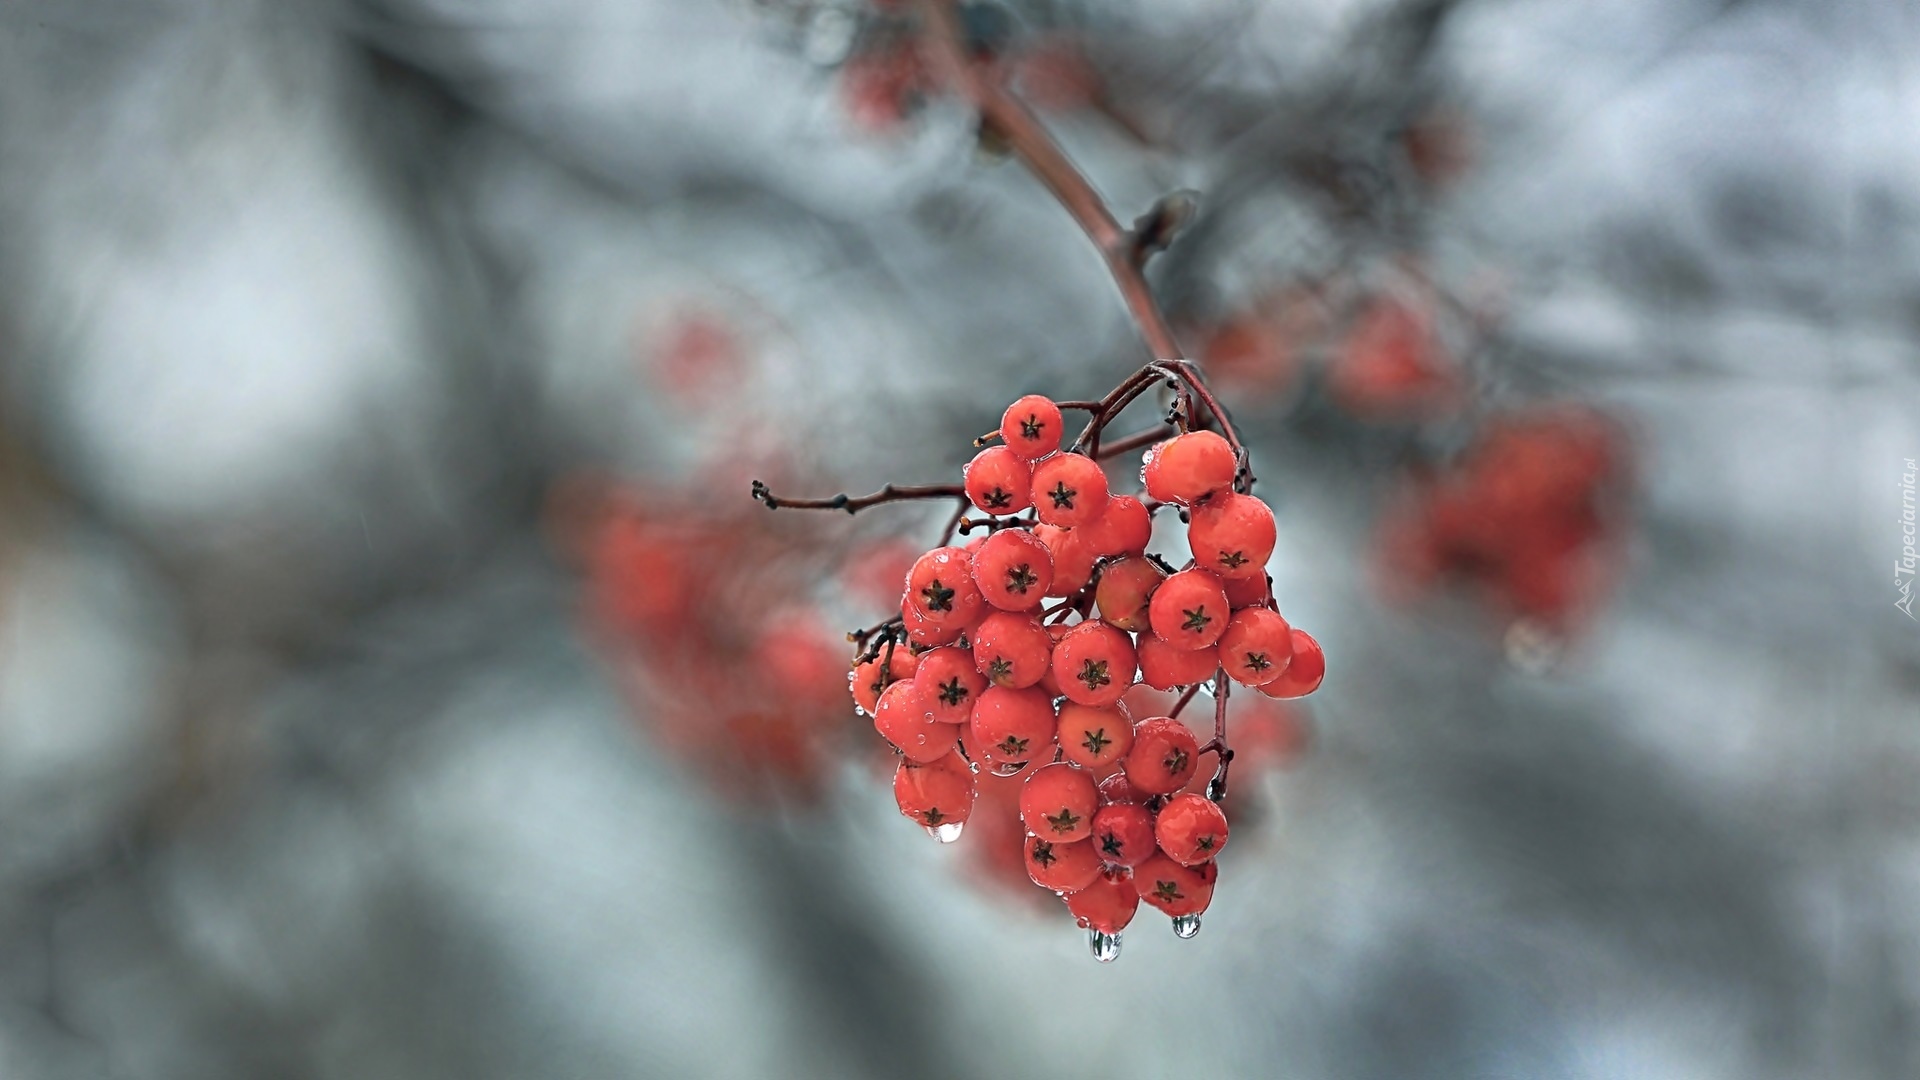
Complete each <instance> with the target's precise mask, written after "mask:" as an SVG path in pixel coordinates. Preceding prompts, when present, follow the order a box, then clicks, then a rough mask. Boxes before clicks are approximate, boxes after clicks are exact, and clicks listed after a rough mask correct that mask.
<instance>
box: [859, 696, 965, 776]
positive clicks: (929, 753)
mask: <svg viewBox="0 0 1920 1080" xmlns="http://www.w3.org/2000/svg"><path fill="white" fill-rule="evenodd" d="M873 727H874V730H875V731H878V732H879V733H880V736H881V737H882V738H884V739H886V740H887V741H888V742H890V743H892V744H893V745H894V748H895V749H897V750H899V751H900V753H901V754H902V755H904V756H905V757H906V758H907V759H908V760H910V761H920V762H926V761H937V760H939V759H940V758H942V757H944V756H945V755H946V753H947V751H949V750H952V749H953V747H954V744H955V743H956V742H958V741H959V738H960V729H959V727H958V726H957V725H954V724H942V723H938V722H937V721H935V720H934V719H933V715H932V713H931V712H930V711H929V710H928V709H927V707H926V705H925V703H924V702H923V701H922V700H921V697H920V689H919V687H918V686H917V685H916V684H915V683H914V681H913V680H912V679H906V680H903V681H901V682H897V683H894V684H893V685H892V686H889V687H887V689H886V692H885V693H882V694H881V695H880V703H879V705H878V706H877V707H876V708H875V709H874V711H873Z"/></svg>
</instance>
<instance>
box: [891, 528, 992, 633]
mask: <svg viewBox="0 0 1920 1080" xmlns="http://www.w3.org/2000/svg"><path fill="white" fill-rule="evenodd" d="M905 603H906V605H907V607H908V608H909V609H910V610H912V611H913V612H915V613H917V614H918V615H919V616H920V617H921V618H922V619H923V620H925V621H926V622H928V623H931V624H933V625H934V626H940V627H960V628H965V627H968V626H972V625H973V624H974V623H975V622H978V621H979V619H980V616H981V615H982V614H983V613H984V612H983V609H984V608H985V606H986V602H985V601H984V600H982V599H981V598H980V589H979V588H978V587H977V586H976V585H975V584H974V581H973V553H972V552H969V551H967V550H966V549H965V548H957V547H939V548H934V549H933V550H932V551H929V552H927V553H926V554H925V555H922V556H920V558H919V559H917V560H915V562H914V564H913V569H912V570H910V571H908V572H907V591H906V598H905Z"/></svg>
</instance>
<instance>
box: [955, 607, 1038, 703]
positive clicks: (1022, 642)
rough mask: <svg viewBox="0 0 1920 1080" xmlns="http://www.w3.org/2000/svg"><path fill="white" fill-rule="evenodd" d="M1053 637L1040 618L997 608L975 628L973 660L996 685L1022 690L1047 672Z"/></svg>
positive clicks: (975, 665) (976, 666) (982, 672)
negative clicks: (1042, 624) (997, 609)
mask: <svg viewBox="0 0 1920 1080" xmlns="http://www.w3.org/2000/svg"><path fill="white" fill-rule="evenodd" d="M1052 653H1053V638H1052V636H1051V635H1049V634H1048V633H1047V630H1046V628H1045V627H1043V626H1041V625H1040V620H1039V619H1036V618H1034V617H1033V616H1031V615H1027V614H1023V613H1021V612H1018V611H996V612H994V613H993V614H991V615H989V616H987V617H986V618H984V619H982V620H980V625H979V626H976V627H974V630H973V662H974V667H975V668H976V669H977V670H978V671H979V672H980V674H982V675H985V676H986V677H987V681H988V682H991V683H992V684H993V685H995V686H1004V687H1007V688H1008V689H1013V690H1018V689H1021V688H1023V687H1028V686H1032V685H1033V684H1034V683H1037V682H1039V681H1040V677H1041V676H1042V675H1045V674H1046V673H1047V664H1048V660H1049V658H1050V657H1051V656H1052Z"/></svg>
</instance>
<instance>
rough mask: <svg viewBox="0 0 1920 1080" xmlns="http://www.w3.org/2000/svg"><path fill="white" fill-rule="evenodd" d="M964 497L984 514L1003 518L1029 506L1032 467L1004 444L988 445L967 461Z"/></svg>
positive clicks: (964, 471) (1030, 500) (1030, 504)
mask: <svg viewBox="0 0 1920 1080" xmlns="http://www.w3.org/2000/svg"><path fill="white" fill-rule="evenodd" d="M961 475H962V476H964V477H965V479H966V488H967V498H969V499H971V500H973V505H975V506H977V507H979V508H980V511H981V512H982V513H985V514H992V515H993V516H995V517H1004V516H1006V515H1007V514H1017V513H1019V512H1020V511H1022V510H1025V509H1026V508H1027V507H1029V506H1032V505H1033V498H1032V494H1031V493H1032V491H1033V466H1031V465H1029V464H1027V463H1026V462H1025V461H1023V460H1022V459H1021V457H1020V455H1018V454H1016V453H1014V452H1013V451H1012V450H1010V449H1008V448H1007V447H1004V446H989V447H987V448H986V449H985V450H982V451H980V452H979V453H978V454H975V455H974V456H973V460H972V461H969V462H967V467H966V469H965V470H963V472H962V474H961Z"/></svg>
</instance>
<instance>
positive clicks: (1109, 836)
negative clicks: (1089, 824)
mask: <svg viewBox="0 0 1920 1080" xmlns="http://www.w3.org/2000/svg"><path fill="white" fill-rule="evenodd" d="M1155 844H1156V841H1155V840H1154V837H1153V811H1151V810H1148V809H1147V808H1146V807H1145V806H1143V805H1141V804H1139V803H1133V802H1116V803H1108V804H1107V805H1105V806H1102V807H1101V808H1100V809H1098V810H1095V811H1094V812H1093V850H1094V852H1095V853H1096V854H1098V855H1099V856H1100V861H1102V862H1105V863H1110V864H1112V865H1114V866H1138V865H1140V864H1141V863H1143V862H1145V861H1146V860H1147V859H1149V858H1151V857H1152V856H1153V853H1154V850H1155Z"/></svg>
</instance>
